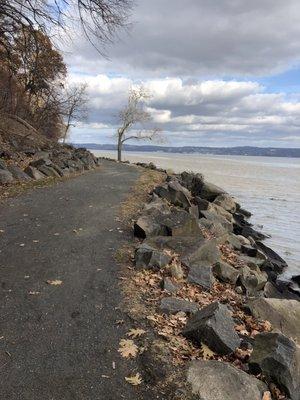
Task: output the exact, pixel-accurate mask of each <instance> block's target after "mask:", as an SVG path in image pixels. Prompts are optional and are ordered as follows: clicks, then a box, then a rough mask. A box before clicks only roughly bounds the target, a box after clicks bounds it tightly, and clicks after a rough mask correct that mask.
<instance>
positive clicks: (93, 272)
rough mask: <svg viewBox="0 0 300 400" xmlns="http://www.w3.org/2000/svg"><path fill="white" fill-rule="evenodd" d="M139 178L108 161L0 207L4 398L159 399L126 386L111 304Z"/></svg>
mask: <svg viewBox="0 0 300 400" xmlns="http://www.w3.org/2000/svg"><path fill="white" fill-rule="evenodd" d="M139 174H140V172H139V170H138V169H137V168H136V167H134V166H130V165H124V164H122V165H120V164H117V163H113V162H109V161H105V162H103V167H102V168H100V169H98V170H95V171H91V172H88V173H86V174H84V175H81V176H79V177H77V178H73V179H70V180H67V181H64V182H60V183H58V184H56V185H54V186H51V187H46V188H42V189H36V190H32V191H30V192H27V193H25V194H23V195H21V196H20V197H17V198H14V199H10V200H8V201H7V202H6V204H5V205H4V206H3V205H0V229H1V230H3V231H4V232H3V233H0V250H1V252H0V280H1V287H0V382H1V384H0V386H1V387H0V398H1V399H3V400H4V399H5V400H79V399H80V400H102V399H103V400H110V399H111V400H120V399H128V400H129V399H130V400H134V399H149V400H150V399H151V400H152V399H154V398H156V396H153V394H150V393H147V392H144V393H143V390H144V389H142V386H144V385H141V387H139V388H136V387H132V386H130V385H129V384H128V383H126V382H125V380H124V377H125V376H128V375H130V374H131V372H134V373H135V372H137V371H138V368H137V366H136V365H135V364H134V362H128V361H126V360H123V359H121V357H120V356H119V354H118V352H117V349H118V347H119V346H118V344H119V340H120V338H122V337H125V333H126V332H127V331H128V329H129V328H131V327H132V326H130V323H129V321H128V320H127V319H126V315H125V314H124V313H123V312H122V310H121V309H119V308H118V307H119V305H120V301H121V294H120V291H119V286H118V267H117V265H116V263H115V261H114V258H113V255H114V252H115V250H116V249H117V248H118V247H119V246H120V245H121V243H122V241H125V240H126V239H127V237H126V236H127V235H128V233H127V234H126V233H124V232H120V231H119V230H118V229H117V228H119V226H120V224H119V223H118V222H117V221H116V217H117V213H118V209H119V206H120V203H121V202H122V201H123V200H124V199H125V198H126V196H127V195H128V193H129V191H130V187H132V185H134V183H135V182H136V180H137V178H138V177H139ZM47 280H50V281H55V280H58V281H62V283H61V285H57V286H54V285H49V284H47V283H46V281H47ZM58 283H59V282H58ZM118 320H125V324H124V325H118V324H117V323H116V321H118ZM113 363H115V365H116V368H115V369H113ZM144 387H145V386H144Z"/></svg>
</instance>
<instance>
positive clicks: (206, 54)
mask: <svg viewBox="0 0 300 400" xmlns="http://www.w3.org/2000/svg"><path fill="white" fill-rule="evenodd" d="M136 4H137V6H136V8H135V10H134V12H133V15H132V21H133V28H132V31H131V32H130V34H129V35H127V34H121V37H120V40H119V41H117V42H116V43H115V44H114V45H113V46H111V48H110V49H109V57H110V59H109V60H107V59H103V57H101V56H100V55H99V54H98V53H97V52H96V51H95V49H94V48H93V47H92V46H90V45H89V44H88V43H87V42H86V40H85V38H84V36H83V35H82V36H78V34H77V36H76V39H75V40H74V43H73V46H71V47H72V50H73V51H72V54H71V55H70V52H68V53H67V54H66V55H67V57H68V59H69V62H70V65H72V67H73V69H76V70H77V71H83V70H84V71H85V72H86V71H88V72H90V73H93V74H97V73H99V71H102V72H112V71H114V72H117V73H122V74H126V75H128V74H129V75H131V76H134V77H136V76H139V77H141V78H149V77H150V76H151V77H153V76H159V77H166V76H190V77H199V75H202V76H203V75H206V76H214V77H215V76H220V75H221V76H225V75H227V76H228V75H230V76H245V75H247V76H249V75H253V76H255V75H265V74H270V73H274V72H277V71H281V70H283V69H286V67H287V66H290V65H294V64H298V63H299V59H300V57H299V55H300V41H299V35H300V3H299V1H298V0H251V1H245V0H222V1H220V0H209V1H208V0H185V1H182V0H152V1H149V0H139V1H138V2H137V3H136ZM68 50H70V49H68Z"/></svg>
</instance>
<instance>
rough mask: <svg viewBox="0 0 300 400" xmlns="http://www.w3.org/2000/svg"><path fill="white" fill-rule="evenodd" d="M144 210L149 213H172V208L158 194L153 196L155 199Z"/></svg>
mask: <svg viewBox="0 0 300 400" xmlns="http://www.w3.org/2000/svg"><path fill="white" fill-rule="evenodd" d="M144 210H145V211H147V212H151V211H153V210H156V211H159V212H160V213H162V214H168V213H170V207H169V206H168V205H167V204H166V203H165V202H164V201H163V200H162V199H161V198H160V197H158V196H157V195H156V194H153V199H152V201H150V202H149V203H147V204H146V205H145V207H144Z"/></svg>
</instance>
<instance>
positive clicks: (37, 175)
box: [24, 165, 46, 180]
mask: <svg viewBox="0 0 300 400" xmlns="http://www.w3.org/2000/svg"><path fill="white" fill-rule="evenodd" d="M24 172H25V173H26V174H27V175H29V176H30V178H32V179H35V180H40V179H44V178H46V176H45V175H44V174H42V173H41V172H40V171H39V170H38V169H36V168H34V167H31V166H30V165H29V166H28V167H27V168H25V170H24Z"/></svg>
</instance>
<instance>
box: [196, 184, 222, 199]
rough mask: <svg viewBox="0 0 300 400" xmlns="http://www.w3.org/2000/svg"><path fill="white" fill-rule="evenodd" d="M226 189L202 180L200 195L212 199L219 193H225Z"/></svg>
mask: <svg viewBox="0 0 300 400" xmlns="http://www.w3.org/2000/svg"><path fill="white" fill-rule="evenodd" d="M225 193H226V191H225V190H224V189H221V188H220V187H218V186H216V185H214V184H213V183H209V182H204V183H203V185H202V188H201V192H200V197H202V198H203V199H205V200H208V201H214V200H215V199H216V198H217V197H218V196H219V195H220V194H225Z"/></svg>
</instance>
